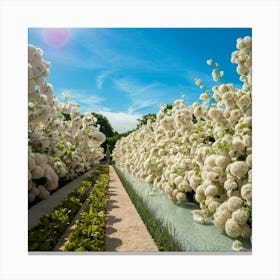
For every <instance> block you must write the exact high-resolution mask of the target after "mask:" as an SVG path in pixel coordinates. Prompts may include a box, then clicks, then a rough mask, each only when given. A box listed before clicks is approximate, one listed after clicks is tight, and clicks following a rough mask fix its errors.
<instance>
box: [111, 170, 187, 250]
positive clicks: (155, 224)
mask: <svg viewBox="0 0 280 280" xmlns="http://www.w3.org/2000/svg"><path fill="white" fill-rule="evenodd" d="M115 170H116V172H117V174H118V176H119V178H120V180H121V181H122V183H123V186H124V187H125V189H126V191H127V193H128V195H129V197H130V199H131V201H132V202H133V204H134V205H135V207H136V209H137V211H138V213H139V215H140V216H141V218H142V220H143V222H144V224H145V225H146V227H147V229H148V231H149V232H150V234H151V236H152V238H153V240H154V241H155V243H156V245H157V247H158V249H159V251H169V252H171V251H176V252H177V251H182V249H181V247H180V245H179V244H178V243H177V242H176V241H175V240H174V239H173V237H172V235H171V234H170V233H169V232H168V230H167V229H166V228H165V227H163V226H162V223H161V222H160V221H159V220H157V219H156V218H155V217H154V215H153V214H152V212H151V211H150V210H149V209H148V208H147V207H146V206H145V203H144V202H143V200H142V199H141V198H140V197H139V196H138V195H137V193H136V192H135V191H134V190H133V188H132V186H131V184H130V182H129V181H127V180H126V179H125V177H124V176H122V174H121V173H120V172H118V169H117V168H115Z"/></svg>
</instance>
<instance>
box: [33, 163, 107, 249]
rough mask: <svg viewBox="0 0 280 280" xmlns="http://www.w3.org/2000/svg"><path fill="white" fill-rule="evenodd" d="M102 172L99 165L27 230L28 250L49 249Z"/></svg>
mask: <svg viewBox="0 0 280 280" xmlns="http://www.w3.org/2000/svg"><path fill="white" fill-rule="evenodd" d="M103 172H104V167H103V166H102V165H99V166H98V167H97V169H96V170H95V171H93V172H92V173H91V174H90V175H89V176H88V177H87V178H86V179H85V180H83V181H82V182H81V184H80V186H78V187H77V188H76V189H75V190H74V191H73V192H71V193H70V194H69V195H68V196H67V197H66V198H65V199H64V200H63V202H62V204H61V205H59V206H57V207H56V208H54V209H53V211H52V212H50V213H49V214H47V215H44V216H43V217H42V218H41V219H40V223H39V224H38V225H37V226H35V227H34V228H32V229H31V230H29V231H28V251H51V250H53V248H54V247H55V245H56V244H57V242H58V240H59V238H60V237H61V235H62V234H63V233H64V231H65V230H66V228H67V226H68V225H69V224H70V223H71V221H72V220H73V218H74V217H75V215H76V213H77V212H78V211H79V209H80V208H81V206H82V204H83V203H84V202H85V200H86V199H87V197H88V195H89V193H90V190H91V189H92V187H93V186H94V184H95V182H96V180H97V178H98V177H99V176H100V174H102V173H103Z"/></svg>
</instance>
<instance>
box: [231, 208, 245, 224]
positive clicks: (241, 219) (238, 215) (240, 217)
mask: <svg viewBox="0 0 280 280" xmlns="http://www.w3.org/2000/svg"><path fill="white" fill-rule="evenodd" d="M248 218H249V217H248V212H247V210H246V209H245V208H240V209H237V210H236V211H234V212H233V213H232V219H233V220H234V221H235V222H236V223H237V224H239V225H245V224H246V223H247V221H248Z"/></svg>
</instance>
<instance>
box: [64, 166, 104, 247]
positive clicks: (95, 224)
mask: <svg viewBox="0 0 280 280" xmlns="http://www.w3.org/2000/svg"><path fill="white" fill-rule="evenodd" d="M105 169H106V171H107V173H106V174H100V175H99V177H98V179H97V181H96V184H95V188H94V189H93V191H92V193H91V194H90V197H89V203H88V204H87V205H86V207H85V209H84V210H83V211H82V212H81V217H80V220H79V221H78V223H77V226H76V228H75V229H74V231H73V232H72V233H71V234H70V235H69V237H68V243H67V246H66V247H65V251H76V252H82V251H104V244H105V230H106V207H107V191H108V184H109V175H108V171H109V170H108V165H107V167H105Z"/></svg>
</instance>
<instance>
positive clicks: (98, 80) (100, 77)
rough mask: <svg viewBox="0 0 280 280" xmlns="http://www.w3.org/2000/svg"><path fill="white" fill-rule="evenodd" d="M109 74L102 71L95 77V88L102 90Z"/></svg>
mask: <svg viewBox="0 0 280 280" xmlns="http://www.w3.org/2000/svg"><path fill="white" fill-rule="evenodd" d="M109 73H110V72H109V71H103V72H101V73H100V74H99V75H98V76H97V78H96V86H97V88H98V89H102V86H103V83H104V81H105V78H106V77H107V76H108V75H109Z"/></svg>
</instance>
